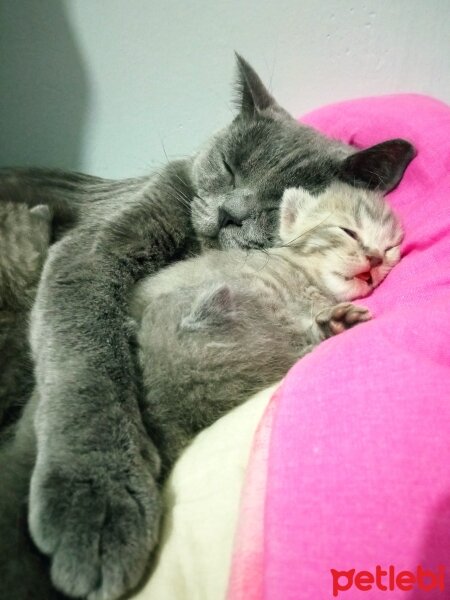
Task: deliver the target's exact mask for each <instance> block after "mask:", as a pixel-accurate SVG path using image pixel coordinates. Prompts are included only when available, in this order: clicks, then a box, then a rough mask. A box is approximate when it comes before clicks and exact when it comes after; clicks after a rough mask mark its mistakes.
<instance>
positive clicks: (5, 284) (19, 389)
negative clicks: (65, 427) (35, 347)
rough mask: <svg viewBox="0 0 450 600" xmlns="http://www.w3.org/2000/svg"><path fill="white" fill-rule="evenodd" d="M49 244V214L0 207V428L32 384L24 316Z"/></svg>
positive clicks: (41, 208) (16, 206) (40, 210)
mask: <svg viewBox="0 0 450 600" xmlns="http://www.w3.org/2000/svg"><path fill="white" fill-rule="evenodd" d="M49 242H50V211H49V209H48V207H47V206H42V205H41V206H36V207H34V208H32V209H31V210H30V209H29V208H28V207H27V206H24V205H22V204H13V203H11V202H5V203H4V204H0V356H1V370H0V430H1V429H2V428H3V427H4V426H5V425H7V424H9V423H11V422H12V421H13V420H15V418H16V417H17V415H18V413H19V411H20V409H21V407H22V405H23V404H24V403H25V402H26V400H27V399H28V397H29V395H30V393H31V390H32V386H33V372H32V362H31V356H30V350H29V344H28V317H29V315H28V313H29V310H30V308H31V305H32V302H33V300H34V298H35V296H36V290H37V285H38V282H39V277H40V274H41V270H42V266H43V264H44V261H45V258H46V255H47V249H48V246H49Z"/></svg>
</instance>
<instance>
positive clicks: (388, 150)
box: [339, 139, 416, 193]
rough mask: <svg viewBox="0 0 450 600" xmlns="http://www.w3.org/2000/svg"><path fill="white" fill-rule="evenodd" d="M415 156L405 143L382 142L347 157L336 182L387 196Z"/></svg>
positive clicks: (413, 151)
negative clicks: (340, 181) (342, 182)
mask: <svg viewBox="0 0 450 600" xmlns="http://www.w3.org/2000/svg"><path fill="white" fill-rule="evenodd" d="M415 155H416V150H415V148H414V146H413V145H412V144H410V143H409V142H407V141H406V140H402V139H396V140H388V141H387V142H381V144H377V145H376V146H371V147H370V148H366V149H365V150H361V151H360V152H356V153H355V154H352V155H350V156H349V157H347V158H346V159H345V160H344V161H343V163H342V165H341V169H340V172H339V178H340V179H341V180H342V181H345V182H346V183H349V184H351V185H353V186H355V187H364V188H368V189H371V190H374V189H376V190H379V191H380V192H384V193H387V192H390V191H391V190H392V189H394V188H395V187H396V186H397V185H398V183H399V182H400V180H401V178H402V177H403V173H404V172H405V169H406V167H407V166H408V165H409V163H410V162H411V160H412V159H413V158H414V157H415Z"/></svg>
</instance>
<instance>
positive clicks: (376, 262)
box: [366, 254, 383, 269]
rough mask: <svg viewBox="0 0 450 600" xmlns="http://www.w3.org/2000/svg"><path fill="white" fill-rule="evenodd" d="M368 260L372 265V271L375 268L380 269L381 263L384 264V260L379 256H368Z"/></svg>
mask: <svg viewBox="0 0 450 600" xmlns="http://www.w3.org/2000/svg"><path fill="white" fill-rule="evenodd" d="M366 258H367V260H368V261H369V263H370V268H371V269H373V268H374V267H378V265H381V263H382V262H383V259H382V258H381V256H380V255H379V254H368V255H367V256H366Z"/></svg>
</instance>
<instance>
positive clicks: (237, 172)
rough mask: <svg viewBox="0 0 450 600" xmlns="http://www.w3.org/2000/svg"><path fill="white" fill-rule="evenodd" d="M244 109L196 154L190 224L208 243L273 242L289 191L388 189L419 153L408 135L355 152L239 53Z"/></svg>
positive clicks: (243, 244)
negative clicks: (292, 104) (300, 113)
mask: <svg viewBox="0 0 450 600" xmlns="http://www.w3.org/2000/svg"><path fill="white" fill-rule="evenodd" d="M237 66H238V81H237V86H238V96H239V98H238V101H239V107H238V108H239V112H238V115H237V116H236V118H235V119H234V121H233V122H232V123H231V124H230V125H229V126H228V127H226V128H225V129H223V130H222V131H220V132H219V133H217V134H216V135H215V136H213V138H212V139H211V140H210V141H209V143H208V144H207V145H206V146H205V147H204V148H203V149H202V150H201V151H200V152H199V153H198V154H197V156H196V157H195V159H194V162H193V167H192V179H193V184H194V188H195V193H196V197H195V198H194V201H193V204H192V222H193V225H194V229H195V231H196V233H197V235H198V237H199V239H200V241H201V242H202V245H203V246H204V247H210V248H211V247H212V248H231V247H256V248H258V247H264V246H270V245H272V244H273V241H274V239H275V237H276V233H277V230H278V212H279V206H280V199H281V196H282V194H283V191H284V190H285V189H287V188H289V187H297V186H301V187H303V188H304V189H306V190H308V191H310V192H313V193H318V192H321V191H323V190H325V189H326V188H327V187H328V186H329V185H330V184H331V183H333V182H335V181H338V180H342V181H347V182H349V183H350V184H351V185H354V186H357V187H366V188H377V189H380V190H382V191H383V192H386V191H389V190H390V189H392V188H393V187H395V186H396V185H397V183H398V182H399V181H400V179H401V177H402V175H403V172H404V170H405V168H406V166H407V165H408V163H409V162H410V160H411V159H412V157H413V156H414V149H413V147H412V146H411V144H409V143H408V142H406V141H404V140H391V141H389V142H385V143H382V144H378V145H377V146H374V147H373V148H369V149H367V150H364V151H361V152H356V151H355V149H354V148H352V147H351V146H347V145H345V144H343V143H341V142H337V141H335V140H331V139H328V138H326V137H325V136H323V135H321V134H320V133H318V132H317V131H315V130H314V129H311V128H309V127H306V126H304V125H301V124H299V123H298V122H297V121H296V120H295V119H293V118H292V117H291V116H289V114H288V113H287V112H286V111H285V110H284V109H282V108H281V107H280V106H279V105H278V104H277V102H276V101H275V100H274V99H273V97H272V96H271V95H270V94H269V92H268V91H267V90H266V88H265V87H264V85H263V83H262V82H261V80H260V79H259V77H258V75H257V74H256V73H255V71H254V70H253V69H252V68H251V67H250V65H248V64H247V63H246V62H245V61H244V59H242V58H241V57H240V56H237Z"/></svg>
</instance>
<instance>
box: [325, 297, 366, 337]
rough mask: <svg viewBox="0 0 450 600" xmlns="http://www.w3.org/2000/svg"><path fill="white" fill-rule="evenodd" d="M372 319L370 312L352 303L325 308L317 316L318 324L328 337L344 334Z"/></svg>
mask: <svg viewBox="0 0 450 600" xmlns="http://www.w3.org/2000/svg"><path fill="white" fill-rule="evenodd" d="M371 318H372V315H371V314H370V311H369V310H368V309H367V308H364V307H363V306H357V305H356V304H352V303H351V302H342V303H341V304H336V306H332V307H331V308H325V309H324V310H322V311H320V312H319V313H318V314H317V315H316V323H317V324H318V325H319V327H320V328H321V329H322V331H323V333H324V334H325V336H326V337H330V336H332V335H337V334H338V333H342V332H343V331H345V330H346V329H350V327H353V326H354V325H357V324H358V323H364V322H365V321H369V320H370V319H371Z"/></svg>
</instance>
